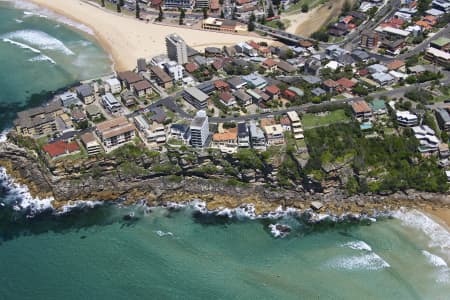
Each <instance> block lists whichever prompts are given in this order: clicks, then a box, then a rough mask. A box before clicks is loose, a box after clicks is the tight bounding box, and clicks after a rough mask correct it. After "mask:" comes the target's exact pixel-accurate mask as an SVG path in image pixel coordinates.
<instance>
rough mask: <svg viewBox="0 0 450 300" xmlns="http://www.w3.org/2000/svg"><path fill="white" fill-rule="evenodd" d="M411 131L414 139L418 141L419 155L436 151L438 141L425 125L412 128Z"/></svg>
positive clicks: (432, 131)
mask: <svg viewBox="0 0 450 300" xmlns="http://www.w3.org/2000/svg"><path fill="white" fill-rule="evenodd" d="M411 129H412V130H413V132H414V136H415V137H416V139H418V140H419V151H420V152H421V153H430V152H436V151H438V149H439V144H440V141H439V139H438V138H437V137H436V134H435V132H434V130H433V129H431V128H430V127H428V126H427V125H422V126H414V127H412V128H411Z"/></svg>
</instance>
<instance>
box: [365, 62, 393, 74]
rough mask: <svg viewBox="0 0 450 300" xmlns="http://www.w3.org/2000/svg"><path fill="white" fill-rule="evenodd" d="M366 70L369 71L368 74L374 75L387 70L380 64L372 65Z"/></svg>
mask: <svg viewBox="0 0 450 300" xmlns="http://www.w3.org/2000/svg"><path fill="white" fill-rule="evenodd" d="M367 70H369V73H370V74H374V73H384V72H387V71H388V68H387V67H386V66H383V65H381V64H373V65H370V66H368V67H367Z"/></svg>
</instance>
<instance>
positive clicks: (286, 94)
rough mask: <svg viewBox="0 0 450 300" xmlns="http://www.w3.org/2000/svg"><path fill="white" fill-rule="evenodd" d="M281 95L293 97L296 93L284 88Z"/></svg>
mask: <svg viewBox="0 0 450 300" xmlns="http://www.w3.org/2000/svg"><path fill="white" fill-rule="evenodd" d="M283 95H284V96H285V97H288V98H294V97H295V96H297V94H296V93H294V92H293V91H291V90H285V91H284V92H283Z"/></svg>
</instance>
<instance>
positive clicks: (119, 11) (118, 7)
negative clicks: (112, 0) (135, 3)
mask: <svg viewBox="0 0 450 300" xmlns="http://www.w3.org/2000/svg"><path fill="white" fill-rule="evenodd" d="M116 9H117V12H118V13H121V12H122V9H121V8H120V4H119V3H117V7H116Z"/></svg>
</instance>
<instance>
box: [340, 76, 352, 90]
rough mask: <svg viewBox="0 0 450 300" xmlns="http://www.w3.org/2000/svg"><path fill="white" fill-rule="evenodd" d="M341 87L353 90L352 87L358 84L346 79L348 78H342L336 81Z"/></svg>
mask: <svg viewBox="0 0 450 300" xmlns="http://www.w3.org/2000/svg"><path fill="white" fill-rule="evenodd" d="M336 82H337V83H338V84H339V85H340V86H343V87H344V88H346V89H351V88H352V87H354V86H355V85H356V82H354V81H352V80H350V79H348V78H346V77H342V78H341V79H339V80H338V81H336Z"/></svg>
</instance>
